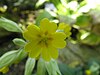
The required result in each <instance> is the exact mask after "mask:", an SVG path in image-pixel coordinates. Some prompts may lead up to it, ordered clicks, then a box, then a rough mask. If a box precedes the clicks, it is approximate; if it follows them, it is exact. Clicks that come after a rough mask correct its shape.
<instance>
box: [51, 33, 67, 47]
mask: <svg viewBox="0 0 100 75" xmlns="http://www.w3.org/2000/svg"><path fill="white" fill-rule="evenodd" d="M65 38H66V35H65V34H64V33H63V32H56V33H54V34H53V41H52V44H53V46H54V47H56V48H64V47H65V46H66V42H65V41H64V40H65Z"/></svg>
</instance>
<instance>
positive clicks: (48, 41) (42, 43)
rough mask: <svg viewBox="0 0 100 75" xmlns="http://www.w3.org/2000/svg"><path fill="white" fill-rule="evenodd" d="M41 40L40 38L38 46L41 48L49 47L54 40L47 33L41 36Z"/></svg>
mask: <svg viewBox="0 0 100 75" xmlns="http://www.w3.org/2000/svg"><path fill="white" fill-rule="evenodd" d="M39 38H40V41H39V43H38V44H39V46H41V47H48V45H50V44H51V42H52V40H53V38H52V37H51V35H49V34H48V33H47V32H45V33H43V34H41V35H39Z"/></svg>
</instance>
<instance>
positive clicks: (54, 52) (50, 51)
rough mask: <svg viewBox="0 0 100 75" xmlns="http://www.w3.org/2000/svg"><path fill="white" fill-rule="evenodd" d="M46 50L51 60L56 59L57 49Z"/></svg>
mask: <svg viewBox="0 0 100 75" xmlns="http://www.w3.org/2000/svg"><path fill="white" fill-rule="evenodd" d="M48 50H49V51H48V52H49V53H50V56H51V57H52V58H54V59H56V58H58V50H57V48H55V47H50V48H49V49H48Z"/></svg>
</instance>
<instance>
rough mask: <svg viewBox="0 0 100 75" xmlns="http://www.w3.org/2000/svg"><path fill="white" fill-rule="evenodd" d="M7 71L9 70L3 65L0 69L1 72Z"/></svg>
mask: <svg viewBox="0 0 100 75" xmlns="http://www.w3.org/2000/svg"><path fill="white" fill-rule="evenodd" d="M8 71H9V68H8V67H3V68H1V69H0V72H2V73H7V72H8Z"/></svg>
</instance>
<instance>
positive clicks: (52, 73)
mask: <svg viewBox="0 0 100 75" xmlns="http://www.w3.org/2000/svg"><path fill="white" fill-rule="evenodd" d="M45 66H46V69H47V71H48V74H49V75H61V73H60V70H59V68H58V65H57V62H56V61H55V60H51V61H50V62H45Z"/></svg>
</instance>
